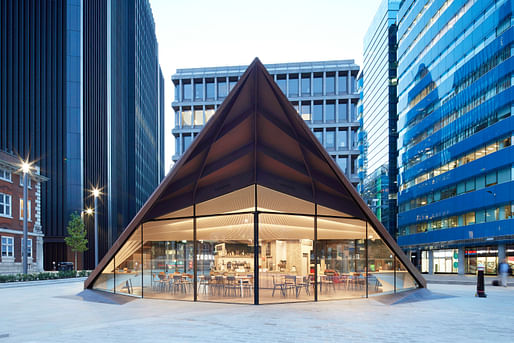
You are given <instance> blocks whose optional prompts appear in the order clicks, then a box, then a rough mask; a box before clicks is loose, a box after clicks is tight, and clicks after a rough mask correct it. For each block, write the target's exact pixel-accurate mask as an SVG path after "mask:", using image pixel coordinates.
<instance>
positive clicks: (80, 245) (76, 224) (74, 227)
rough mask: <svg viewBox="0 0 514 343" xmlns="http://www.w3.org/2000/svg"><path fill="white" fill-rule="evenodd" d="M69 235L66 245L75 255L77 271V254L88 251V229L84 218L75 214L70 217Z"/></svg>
mask: <svg viewBox="0 0 514 343" xmlns="http://www.w3.org/2000/svg"><path fill="white" fill-rule="evenodd" d="M67 229H68V235H69V236H67V237H65V238H64V241H65V242H66V245H68V246H69V247H70V248H71V251H73V252H74V253H75V270H77V253H78V252H84V251H86V250H87V238H86V234H87V232H86V227H85V225H84V222H83V221H82V218H81V217H80V216H79V215H78V214H77V213H76V212H75V213H72V214H71V215H70V221H69V222H68V227H67Z"/></svg>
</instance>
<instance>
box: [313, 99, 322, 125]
mask: <svg viewBox="0 0 514 343" xmlns="http://www.w3.org/2000/svg"><path fill="white" fill-rule="evenodd" d="M312 120H313V121H314V122H315V123H321V122H323V103H322V102H321V101H316V102H314V108H313V111H312Z"/></svg>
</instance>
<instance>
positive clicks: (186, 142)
mask: <svg viewBox="0 0 514 343" xmlns="http://www.w3.org/2000/svg"><path fill="white" fill-rule="evenodd" d="M192 141H193V140H192V137H191V135H190V134H186V135H184V137H183V144H182V146H183V147H184V152H185V151H186V150H187V148H189V146H190V145H191V142H192Z"/></svg>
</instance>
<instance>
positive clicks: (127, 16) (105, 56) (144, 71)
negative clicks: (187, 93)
mask: <svg viewBox="0 0 514 343" xmlns="http://www.w3.org/2000/svg"><path fill="white" fill-rule="evenodd" d="M83 10H84V45H83V49H84V107H83V115H84V164H85V168H84V184H85V187H84V189H83V192H84V193H83V196H84V206H85V208H93V207H94V198H93V196H92V195H91V189H92V188H98V189H100V193H101V194H100V201H99V208H98V220H99V224H98V226H99V243H100V244H99V258H101V257H102V256H103V255H104V254H105V252H106V251H107V249H108V248H109V247H110V246H111V245H112V243H113V242H114V241H115V240H116V238H117V237H118V235H119V233H120V232H121V230H123V228H125V226H126V225H127V224H128V223H129V222H130V220H131V219H132V217H133V216H134V215H135V214H136V213H137V211H138V210H139V208H140V207H141V206H142V205H143V204H144V202H145V201H146V199H147V198H148V196H149V195H150V194H151V193H152V192H153V191H154V189H155V187H157V185H158V184H159V183H160V181H161V179H162V178H163V177H164V153H163V149H164V121H163V119H164V113H163V112H162V111H163V110H164V83H163V78H162V72H161V70H160V66H159V60H158V44H157V39H156V36H155V23H154V20H153V14H152V9H151V7H150V3H149V1H148V0H134V1H116V2H115V1H108V2H105V1H96V0H90V1H89V0H86V1H84V8H83ZM86 229H87V231H88V239H89V241H90V242H93V240H94V220H93V218H87V219H86ZM94 253H95V252H94V249H89V250H88V251H86V252H85V254H84V259H85V266H86V267H87V268H93V267H94Z"/></svg>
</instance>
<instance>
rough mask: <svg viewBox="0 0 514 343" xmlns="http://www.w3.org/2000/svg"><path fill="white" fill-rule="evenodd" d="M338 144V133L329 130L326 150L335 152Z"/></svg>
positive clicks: (326, 138)
mask: <svg viewBox="0 0 514 343" xmlns="http://www.w3.org/2000/svg"><path fill="white" fill-rule="evenodd" d="M335 144H336V132H335V130H334V129H332V130H327V133H326V137H325V148H326V149H327V150H334V148H335Z"/></svg>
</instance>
